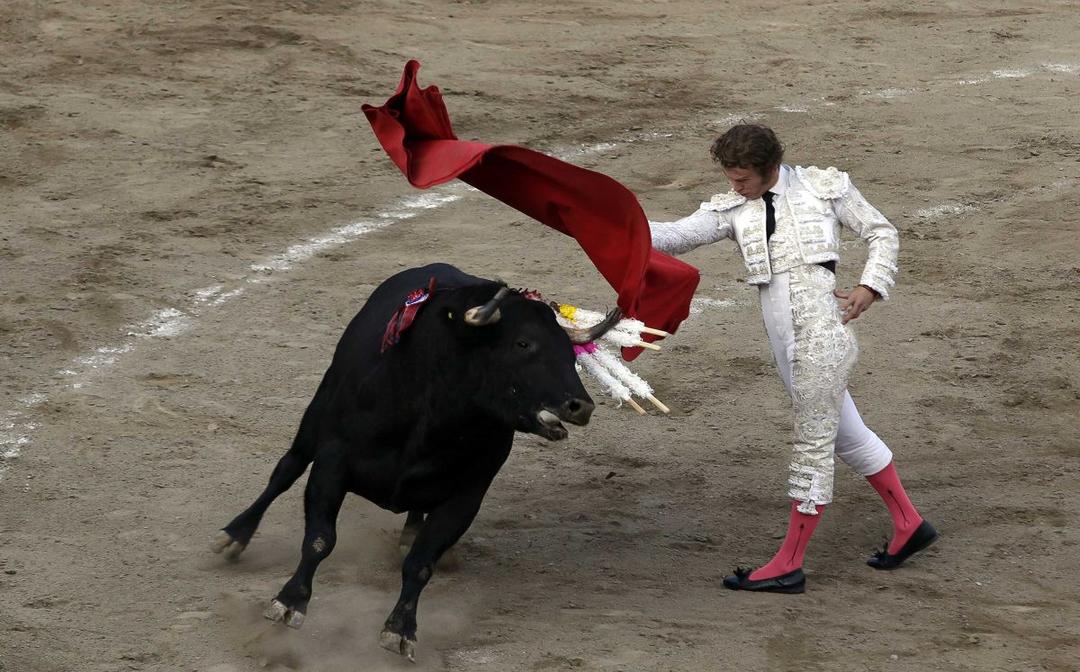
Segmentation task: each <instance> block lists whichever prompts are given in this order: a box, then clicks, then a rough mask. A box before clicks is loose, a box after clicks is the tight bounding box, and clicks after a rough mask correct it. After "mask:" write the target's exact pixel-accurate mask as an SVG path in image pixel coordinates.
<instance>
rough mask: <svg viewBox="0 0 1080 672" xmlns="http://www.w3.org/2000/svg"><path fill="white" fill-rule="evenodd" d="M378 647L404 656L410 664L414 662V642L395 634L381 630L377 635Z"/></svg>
mask: <svg viewBox="0 0 1080 672" xmlns="http://www.w3.org/2000/svg"><path fill="white" fill-rule="evenodd" d="M379 646H381V647H382V648H384V649H386V650H387V651H393V652H394V653H397V654H399V655H402V656H405V657H406V658H408V659H409V661H410V662H413V663H415V662H416V640H415V639H409V638H407V637H402V636H401V635H399V634H398V633H396V632H391V631H390V630H383V631H382V632H381V633H380V634H379Z"/></svg>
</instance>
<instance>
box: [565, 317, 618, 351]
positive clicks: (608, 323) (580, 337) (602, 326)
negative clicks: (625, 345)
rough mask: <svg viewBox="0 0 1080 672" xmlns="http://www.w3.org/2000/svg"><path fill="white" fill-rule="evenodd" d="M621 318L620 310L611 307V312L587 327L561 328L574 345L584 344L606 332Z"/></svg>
mask: <svg viewBox="0 0 1080 672" xmlns="http://www.w3.org/2000/svg"><path fill="white" fill-rule="evenodd" d="M621 319H622V311H621V310H619V309H618V308H612V309H611V312H609V313H608V314H607V315H605V316H604V319H602V320H600V321H599V322H598V323H596V324H594V325H593V326H591V327H589V328H588V329H573V328H567V327H563V329H566V333H567V334H568V335H569V336H570V342H571V343H574V344H575V345H584V344H586V343H592V342H593V341H595V340H596V339H598V338H600V337H601V336H603V335H604V334H606V333H607V332H608V331H610V330H611V328H612V327H614V326H615V325H616V324H618V323H619V320H621Z"/></svg>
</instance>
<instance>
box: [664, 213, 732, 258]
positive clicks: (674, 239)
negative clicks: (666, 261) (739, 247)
mask: <svg viewBox="0 0 1080 672" xmlns="http://www.w3.org/2000/svg"><path fill="white" fill-rule="evenodd" d="M701 206H702V207H701V208H699V209H698V211H697V212H695V213H694V214H692V215H690V216H688V217H683V218H682V219H678V220H675V221H674V222H653V221H650V222H649V229H650V230H651V231H652V244H653V248H654V249H656V250H658V251H660V252H665V253H667V254H683V253H686V252H689V251H690V250H693V249H695V248H697V247H701V246H702V245H707V244H709V243H715V242H717V241H719V240H723V239H725V238H730V237H731V225H730V224H729V223H728V222H727V219H726V218H725V217H724V213H722V212H719V211H718V210H717V209H716V208H715V207H712V206H711V204H710V203H702V204H701Z"/></svg>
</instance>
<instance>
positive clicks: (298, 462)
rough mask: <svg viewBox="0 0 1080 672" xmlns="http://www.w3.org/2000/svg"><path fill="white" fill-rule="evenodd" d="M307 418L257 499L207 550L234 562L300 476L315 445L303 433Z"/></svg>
mask: <svg viewBox="0 0 1080 672" xmlns="http://www.w3.org/2000/svg"><path fill="white" fill-rule="evenodd" d="M307 424H308V423H307V418H306V417H305V419H304V421H303V422H301V424H300V430H299V431H298V432H297V433H296V438H295V439H293V444H292V447H290V448H289V450H288V452H286V453H285V455H284V456H282V458H281V459H280V460H278V463H277V466H276V467H274V471H273V473H272V474H270V482H269V483H268V484H267V486H266V489H265V490H263V492H262V494H261V495H259V497H258V499H256V500H255V501H254V502H253V503H252V504H251V506H249V507H248V508H246V509H244V511H243V512H242V513H241V514H240V515H238V516H237V517H236V518H233V519H232V522H230V523H229V524H228V525H226V526H225V527H224V528H222V529H221V530H220V531H219V532H218V533H217V535H216V536H215V537H214V540H213V542H212V543H211V546H210V548H211V549H212V550H213V551H214V552H215V553H224V555H225V557H226V558H228V559H230V560H235V559H237V558H238V557H240V554H241V553H243V552H244V549H245V548H247V545H248V543H250V542H251V537H252V536H254V534H255V530H256V529H258V527H259V523H260V522H261V521H262V517H263V514H264V513H266V509H267V508H269V507H270V504H272V503H273V501H274V500H275V499H277V498H278V496H279V495H280V494H281V493H283V492H285V491H286V490H288V489H289V488H291V487H292V484H293V483H295V482H296V479H298V478H300V476H301V475H302V474H303V473H304V470H306V469H307V468H308V465H309V464H311V461H312V459H314V457H315V442H314V441H313V440H312V439H311V436H310V431H309V430H308V429H307Z"/></svg>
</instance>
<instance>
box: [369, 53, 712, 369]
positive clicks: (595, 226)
mask: <svg viewBox="0 0 1080 672" xmlns="http://www.w3.org/2000/svg"><path fill="white" fill-rule="evenodd" d="M419 68H420V63H418V62H417V61H415V60H411V61H409V62H408V63H406V64H405V73H404V74H403V75H402V77H401V83H400V84H398V88H397V92H396V93H394V95H393V96H391V97H390V98H389V99H388V100H387V101H386V103H385V104H384V105H382V106H381V107H374V106H371V105H364V106H363V110H364V114H365V115H367V118H368V121H369V122H370V123H371V128H372V130H373V131H375V136H376V137H377V138H378V139H379V142H380V143H381V144H382V146H383V149H385V150H386V153H387V154H389V155H390V158H391V159H392V160H393V162H394V163H395V164H397V167H398V168H400V169H401V172H402V173H404V174H405V177H406V178H407V179H408V180H409V184H411V185H413V186H414V187H419V188H421V189H426V188H428V187H432V186H435V185H437V184H442V183H443V182H447V181H449V180H452V179H454V178H458V179H460V180H462V181H463V182H466V183H468V184H470V185H472V186H473V187H476V188H477V189H479V190H480V191H483V192H484V193H486V194H488V195H489V196H493V197H495V198H497V199H499V200H500V201H502V202H503V203H506V204H507V205H509V206H510V207H512V208H515V209H517V210H520V211H521V212H523V213H525V214H526V215H528V216H530V217H532V218H533V219H536V220H538V221H540V222H542V223H544V224H546V225H548V226H550V227H551V228H553V229H556V230H557V231H561V232H562V233H565V234H566V235H568V236H572V237H573V238H574V239H576V240H577V242H578V244H580V245H581V249H583V250H584V251H585V254H587V255H588V257H589V259H590V260H592V262H593V264H594V265H595V266H596V268H597V270H598V271H600V274H601V275H603V276H604V279H605V280H607V281H608V283H609V284H610V285H611V286H612V287H613V288H614V289H615V291H616V292H617V293H618V295H619V298H618V306H619V308H620V309H621V310H622V312H623V314H624V315H626V316H628V317H633V318H636V319H639V320H641V321H642V322H644V323H645V324H646V325H648V326H650V327H654V328H657V329H663V330H664V331H669V332H672V333H674V332H675V330H676V329H677V328H678V326H679V323H681V322H682V321H683V320H685V319H686V317H687V315H689V314H690V300H691V299H692V298H693V296H694V290H695V289H697V284H698V279H699V274H698V270H697V269H696V268H694V267H693V266H690V265H689V264H686V263H683V262H681V261H679V260H677V259H674V258H672V257H669V256H667V255H666V254H662V253H660V252H657V251H656V250H654V249H652V238H651V236H650V233H649V222H648V220H647V219H646V218H645V213H644V212H643V211H642V210H641V205H640V204H638V201H637V198H636V197H635V196H634V194H633V193H632V192H631V191H630V190H629V189H627V188H626V187H624V186H623V185H621V184H619V183H618V182H616V181H615V180H613V179H611V178H610V177H608V176H606V175H602V174H600V173H597V172H595V171H591V170H586V169H584V168H579V167H578V166H575V165H572V164H569V163H566V162H565V161H560V160H558V159H555V158H552V157H550V156H547V155H545V154H541V153H539V152H535V151H533V150H531V149H526V148H524V147H518V146H515V145H486V144H483V143H479V142H467V141H464V140H458V139H457V137H456V136H455V135H454V131H453V129H452V128H451V126H450V117H449V115H448V114H447V112H446V106H445V105H444V104H443V100H442V94H441V93H440V92H439V89H438V87H435V86H429V87H427V88H426V89H421V88H420V87H419V86H418V85H417V83H416V72H417V70H419ZM645 340H648V341H652V340H654V337H652V336H649V335H645ZM640 352H641V349H640V348H623V358H624V359H627V360H632V359H634V358H635V357H637V355H638V354H640Z"/></svg>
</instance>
